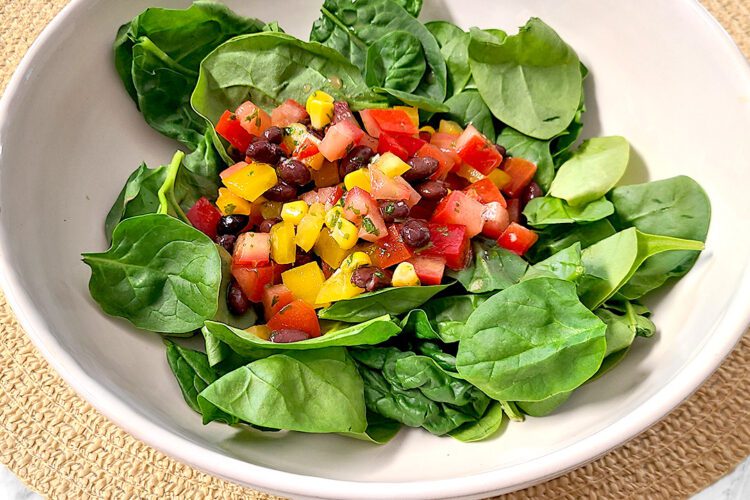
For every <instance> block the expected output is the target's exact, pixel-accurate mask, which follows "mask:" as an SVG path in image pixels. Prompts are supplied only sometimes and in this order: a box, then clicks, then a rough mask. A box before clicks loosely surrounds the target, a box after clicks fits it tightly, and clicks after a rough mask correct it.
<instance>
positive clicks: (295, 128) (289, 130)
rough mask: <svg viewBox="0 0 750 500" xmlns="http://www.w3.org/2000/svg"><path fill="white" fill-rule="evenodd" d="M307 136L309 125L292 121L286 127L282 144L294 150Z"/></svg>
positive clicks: (289, 149) (288, 149)
mask: <svg viewBox="0 0 750 500" xmlns="http://www.w3.org/2000/svg"><path fill="white" fill-rule="evenodd" d="M305 137H307V127H305V126H304V125H302V124H301V123H290V124H289V125H287V126H286V127H284V138H283V139H282V140H281V144H282V145H284V146H286V149H287V151H294V150H295V149H296V148H297V146H299V145H300V144H302V141H304V140H305Z"/></svg>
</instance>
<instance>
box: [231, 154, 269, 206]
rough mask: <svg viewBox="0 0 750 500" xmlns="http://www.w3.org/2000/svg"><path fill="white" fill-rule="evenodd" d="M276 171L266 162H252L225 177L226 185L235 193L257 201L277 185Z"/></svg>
mask: <svg viewBox="0 0 750 500" xmlns="http://www.w3.org/2000/svg"><path fill="white" fill-rule="evenodd" d="M277 181H278V179H277V178H276V171H275V170H274V169H273V167H272V166H271V165H268V164H266V163H250V164H249V165H247V166H244V167H242V168H241V169H239V170H237V171H236V172H235V173H233V174H232V175H230V176H228V177H226V178H225V179H223V181H222V182H224V185H225V186H226V187H227V188H228V189H229V190H230V191H231V192H232V193H234V194H235V195H237V196H239V197H240V198H244V199H246V200H248V201H255V200H257V199H258V198H260V195H262V194H263V193H265V192H266V191H267V190H269V189H270V188H272V187H273V186H275V185H276V182H277Z"/></svg>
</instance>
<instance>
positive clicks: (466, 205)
mask: <svg viewBox="0 0 750 500" xmlns="http://www.w3.org/2000/svg"><path fill="white" fill-rule="evenodd" d="M483 212H484V205H482V204H481V203H479V202H478V201H477V200H475V199H473V198H469V197H468V196H467V195H466V194H465V193H463V192H461V191H451V193H450V194H448V196H446V197H445V198H443V199H442V200H440V203H438V206H437V208H436V209H435V213H434V214H433V215H432V219H431V221H432V222H437V223H439V224H463V225H464V226H466V233H467V234H468V236H469V238H473V237H474V236H476V235H478V234H479V233H481V232H482V226H483V225H484V219H482V213H483Z"/></svg>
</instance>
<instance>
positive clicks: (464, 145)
mask: <svg viewBox="0 0 750 500" xmlns="http://www.w3.org/2000/svg"><path fill="white" fill-rule="evenodd" d="M456 152H457V153H458V156H460V157H461V159H462V160H463V161H464V162H465V163H468V164H469V165H471V166H472V167H474V168H475V169H477V170H479V171H480V172H482V173H483V174H484V175H487V174H489V173H490V172H492V170H494V169H495V168H497V167H498V166H499V165H500V164H501V163H502V162H503V155H501V154H500V152H499V151H498V150H497V148H496V147H495V145H494V144H492V143H491V142H490V141H489V140H487V138H486V137H485V136H483V135H482V134H481V133H480V132H479V131H478V130H477V129H476V128H475V127H474V125H469V126H468V127H466V130H464V132H463V133H462V134H461V135H460V136H459V138H458V141H456Z"/></svg>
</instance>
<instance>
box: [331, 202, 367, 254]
mask: <svg viewBox="0 0 750 500" xmlns="http://www.w3.org/2000/svg"><path fill="white" fill-rule="evenodd" d="M326 226H327V227H328V228H329V229H330V230H331V237H332V238H333V239H334V240H336V243H338V245H339V246H340V247H341V248H343V249H344V250H349V249H350V248H354V245H356V244H357V239H358V238H359V229H358V228H357V226H355V225H354V224H352V223H351V222H349V221H348V220H347V219H345V218H344V211H343V210H342V209H341V207H339V206H336V207H333V208H332V209H330V210H329V211H328V213H326Z"/></svg>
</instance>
